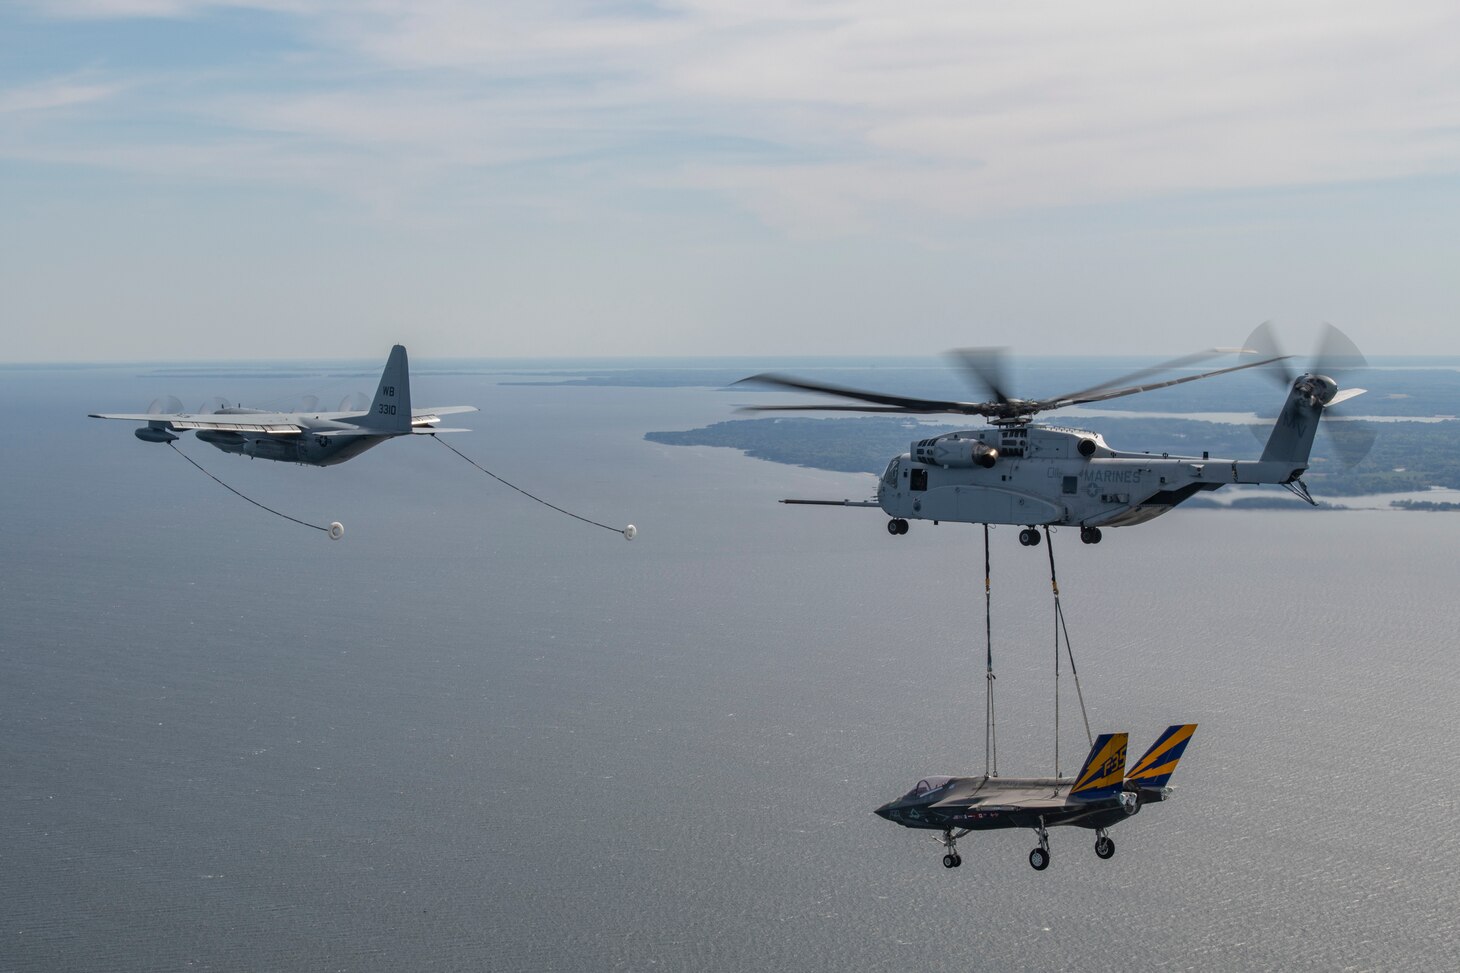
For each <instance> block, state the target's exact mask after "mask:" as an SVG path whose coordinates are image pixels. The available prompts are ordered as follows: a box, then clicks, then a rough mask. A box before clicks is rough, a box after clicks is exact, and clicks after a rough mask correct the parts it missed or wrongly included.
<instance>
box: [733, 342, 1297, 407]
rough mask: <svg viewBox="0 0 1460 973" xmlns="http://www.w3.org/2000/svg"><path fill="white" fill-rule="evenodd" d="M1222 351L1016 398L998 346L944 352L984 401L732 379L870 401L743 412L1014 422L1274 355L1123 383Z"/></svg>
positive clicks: (781, 378)
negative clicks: (1052, 392)
mask: <svg viewBox="0 0 1460 973" xmlns="http://www.w3.org/2000/svg"><path fill="white" fill-rule="evenodd" d="M1228 351H1230V349H1228V350H1227V351H1224V350H1222V349H1218V348H1212V349H1209V350H1207V351H1201V352H1197V353H1196V354H1193V355H1184V356H1182V357H1181V358H1173V359H1172V360H1170V361H1165V362H1161V363H1159V364H1156V365H1150V366H1147V367H1145V368H1141V369H1137V370H1136V371H1134V372H1131V373H1130V374H1128V375H1122V376H1120V377H1118V378H1113V379H1110V380H1109V381H1105V382H1101V383H1099V384H1098V385H1093V386H1090V387H1089V388H1085V389H1080V390H1079V391H1076V392H1066V393H1064V394H1061V395H1056V396H1051V397H1049V398H1044V399H1016V398H1012V397H1010V396H1009V394H1008V392H1007V391H1005V389H1006V388H1007V385H1006V382H1005V379H1004V373H1005V370H1006V369H1005V366H1004V360H1005V352H1004V350H1003V349H999V348H965V349H961V350H957V351H952V352H949V353H948V354H949V356H950V357H952V358H953V359H954V360H955V361H956V362H957V363H958V364H959V366H960V367H961V368H962V369H963V371H964V373H965V374H966V375H967V376H968V377H969V378H970V379H971V380H972V381H973V382H974V383H975V384H977V385H978V386H979V387H981V388H982V389H983V390H984V391H985V392H986V393H987V394H989V395H991V396H992V398H991V399H990V400H989V401H986V402H956V401H948V400H941V399H918V398H910V397H908V396H900V395H886V394H884V393H881V392H869V391H865V390H863V389H854V388H849V387H847V386H843V385H829V384H826V383H822V382H811V381H807V380H805V379H799V378H793V377H791V376H788V375H779V374H775V373H772V372H767V373H763V374H760V375H752V376H750V377H749V378H743V379H741V380H740V381H739V382H736V383H735V384H736V385H741V384H745V383H755V384H760V385H771V386H775V387H777V388H787V389H795V390H797V391H801V392H817V393H821V394H823V395H835V396H839V397H841V398H844V399H855V400H857V401H859V402H866V403H871V404H870V405H839V404H830V405H759V406H746V407H745V408H743V409H742V410H741V411H745V412H896V413H906V414H914V415H916V414H928V413H952V414H955V415H977V416H985V417H987V418H990V419H994V420H996V421H1004V422H1016V421H1027V420H1028V419H1029V418H1030V417H1032V416H1034V415H1036V414H1037V413H1040V412H1047V411H1049V410H1051V409H1062V408H1065V407H1067V406H1072V405H1082V404H1084V403H1087V402H1103V401H1105V400H1107V399H1115V398H1120V397H1121V396H1125V395H1135V394H1136V393H1138V392H1150V391H1152V390H1154V389H1161V388H1167V387H1169V386H1172V385H1181V384H1184V383H1186V382H1195V381H1197V380H1198V379H1202V378H1211V377H1212V376H1214V375H1225V374H1227V373H1228V372H1237V371H1241V370H1243V369H1246V368H1257V367H1259V366H1263V365H1268V364H1271V363H1272V362H1274V361H1276V360H1278V357H1280V356H1278V357H1274V358H1264V359H1262V360H1260V361H1251V362H1246V363H1244V364H1240V365H1233V366H1231V367H1228V368H1218V369H1216V370H1214V371H1209V372H1201V373H1199V374H1196V375H1184V376H1182V377H1181V378H1173V379H1167V380H1165V381H1161V382H1148V383H1145V384H1137V385H1127V384H1126V383H1128V382H1135V381H1137V380H1139V379H1142V378H1147V377H1149V376H1151V375H1155V374H1158V373H1160V372H1164V371H1170V370H1171V369H1173V368H1182V367H1186V366H1188V365H1191V364H1193V363H1195V362H1199V361H1206V360H1207V359H1210V358H1212V357H1214V356H1216V355H1221V354H1226V353H1227V352H1228Z"/></svg>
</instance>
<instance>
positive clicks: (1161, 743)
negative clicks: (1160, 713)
mask: <svg viewBox="0 0 1460 973" xmlns="http://www.w3.org/2000/svg"><path fill="white" fill-rule="evenodd" d="M1195 732H1196V724H1195V723H1178V724H1176V725H1175V726H1168V727H1167V728H1166V732H1165V733H1162V734H1161V735H1160V736H1159V737H1157V738H1156V742H1155V743H1153V744H1151V749H1149V750H1147V751H1146V755H1145V756H1144V757H1142V758H1141V759H1140V760H1137V761H1136V765H1135V766H1134V767H1132V768H1131V769H1130V773H1129V774H1127V775H1126V778H1125V779H1126V782H1127V783H1129V784H1134V785H1135V786H1136V787H1137V788H1140V789H1141V790H1145V789H1148V788H1149V789H1152V790H1160V789H1161V788H1163V787H1165V786H1166V783H1167V782H1168V781H1169V780H1171V775H1172V774H1174V773H1175V772H1176V763H1177V761H1179V760H1180V759H1181V755H1182V754H1183V753H1185V752H1186V745H1187V744H1188V743H1190V742H1191V735H1192V734H1193V733H1195Z"/></svg>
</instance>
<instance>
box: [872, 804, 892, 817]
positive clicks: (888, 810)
mask: <svg viewBox="0 0 1460 973" xmlns="http://www.w3.org/2000/svg"><path fill="white" fill-rule="evenodd" d="M896 803H897V802H896V801H888V802H887V803H886V804H884V805H882V806H881V807H879V808H878V809H877V810H875V811H873V812H872V813H873V814H875V815H877V816H878V817H879V818H882V819H884V820H886V821H891V820H892V806H893V805H894V804H896Z"/></svg>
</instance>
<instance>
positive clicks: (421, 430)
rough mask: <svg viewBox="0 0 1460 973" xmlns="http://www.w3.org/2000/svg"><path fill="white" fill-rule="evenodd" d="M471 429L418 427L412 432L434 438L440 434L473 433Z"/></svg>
mask: <svg viewBox="0 0 1460 973" xmlns="http://www.w3.org/2000/svg"><path fill="white" fill-rule="evenodd" d="M471 431H472V430H470V429H446V428H443V427H441V426H416V427H415V428H414V429H412V430H411V432H413V433H415V434H416V435H417V436H434V435H436V434H437V433H438V432H471Z"/></svg>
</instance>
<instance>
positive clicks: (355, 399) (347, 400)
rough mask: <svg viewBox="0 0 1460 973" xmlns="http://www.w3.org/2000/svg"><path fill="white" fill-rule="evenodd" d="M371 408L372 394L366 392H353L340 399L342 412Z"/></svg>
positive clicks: (362, 410)
mask: <svg viewBox="0 0 1460 973" xmlns="http://www.w3.org/2000/svg"><path fill="white" fill-rule="evenodd" d="M368 408H370V396H368V395H366V394H365V393H364V392H351V393H350V394H349V395H347V396H345V397H344V398H343V399H341V400H340V411H341V412H364V411H365V410H366V409H368Z"/></svg>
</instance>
